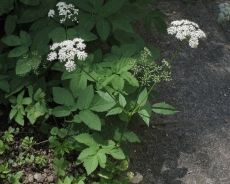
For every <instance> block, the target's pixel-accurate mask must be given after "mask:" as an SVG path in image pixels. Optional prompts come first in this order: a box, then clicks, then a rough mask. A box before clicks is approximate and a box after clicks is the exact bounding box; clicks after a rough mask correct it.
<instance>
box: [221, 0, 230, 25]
mask: <svg viewBox="0 0 230 184" xmlns="http://www.w3.org/2000/svg"><path fill="white" fill-rule="evenodd" d="M219 8H220V14H219V17H218V22H223V21H225V20H227V21H229V19H230V7H229V4H228V3H221V4H219Z"/></svg>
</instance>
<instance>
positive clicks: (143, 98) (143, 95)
mask: <svg viewBox="0 0 230 184" xmlns="http://www.w3.org/2000/svg"><path fill="white" fill-rule="evenodd" d="M147 95H148V92H147V89H146V88H145V89H144V90H143V91H142V92H141V93H140V95H139V97H138V99H137V103H138V105H140V106H144V105H145V103H146V101H147V99H148V96H147Z"/></svg>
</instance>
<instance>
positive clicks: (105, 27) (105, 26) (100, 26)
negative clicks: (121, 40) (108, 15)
mask: <svg viewBox="0 0 230 184" xmlns="http://www.w3.org/2000/svg"><path fill="white" fill-rule="evenodd" d="M96 29H97V33H98V34H99V36H100V38H101V39H102V40H103V41H105V40H106V39H107V38H108V36H109V33H110V24H109V22H108V20H106V19H101V20H99V21H97V22H96Z"/></svg>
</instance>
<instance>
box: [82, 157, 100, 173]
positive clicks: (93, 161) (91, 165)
mask: <svg viewBox="0 0 230 184" xmlns="http://www.w3.org/2000/svg"><path fill="white" fill-rule="evenodd" d="M83 166H84V167H85V169H86V172H87V175H90V174H91V173H92V172H93V171H95V170H96V168H97V166H98V158H97V155H93V156H89V157H87V158H86V159H85V160H84V163H83Z"/></svg>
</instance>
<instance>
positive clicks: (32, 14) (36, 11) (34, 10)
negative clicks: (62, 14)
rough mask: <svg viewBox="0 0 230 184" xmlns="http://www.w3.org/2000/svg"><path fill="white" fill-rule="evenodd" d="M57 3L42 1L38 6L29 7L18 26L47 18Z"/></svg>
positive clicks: (54, 1) (50, 0)
mask: <svg viewBox="0 0 230 184" xmlns="http://www.w3.org/2000/svg"><path fill="white" fill-rule="evenodd" d="M56 3H57V2H56V0H49V1H47V0H41V3H40V4H39V5H38V6H34V7H28V8H27V9H25V10H24V11H23V13H22V15H21V17H20V19H19V20H18V24H22V23H28V22H34V21H35V20H37V19H39V18H41V17H44V16H47V13H48V11H49V10H50V9H52V8H53V7H54V6H55V4H56Z"/></svg>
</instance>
